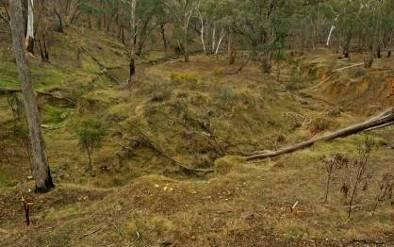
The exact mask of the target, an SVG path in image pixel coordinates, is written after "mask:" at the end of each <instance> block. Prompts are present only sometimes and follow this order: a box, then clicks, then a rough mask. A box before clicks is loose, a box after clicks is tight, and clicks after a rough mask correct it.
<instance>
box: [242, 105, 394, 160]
mask: <svg viewBox="0 0 394 247" xmlns="http://www.w3.org/2000/svg"><path fill="white" fill-rule="evenodd" d="M393 124H394V107H391V108H389V109H387V110H386V111H384V112H383V113H381V114H379V115H377V116H375V117H372V118H370V119H369V120H367V121H365V122H362V123H358V124H354V125H352V126H349V127H347V128H344V129H340V130H338V131H336V132H333V133H328V134H326V135H323V136H321V137H314V138H312V139H310V140H308V141H305V142H301V143H298V144H295V145H292V146H289V147H285V148H282V149H279V150H277V151H261V152H257V153H255V154H252V155H249V156H246V160H247V161H250V162H253V161H259V160H264V159H268V158H274V157H277V156H280V155H283V154H289V153H293V152H295V151H298V150H302V149H305V148H308V147H311V146H313V145H314V144H315V143H317V142H323V141H332V140H335V139H337V138H343V137H347V136H350V135H353V134H357V133H360V132H363V131H369V130H375V129H379V128H384V127H388V126H390V125H393Z"/></svg>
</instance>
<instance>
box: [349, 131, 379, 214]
mask: <svg viewBox="0 0 394 247" xmlns="http://www.w3.org/2000/svg"><path fill="white" fill-rule="evenodd" d="M374 145H375V144H374V140H373V139H372V138H370V137H368V136H366V138H365V140H364V141H363V142H362V143H361V144H360V145H359V147H358V154H357V158H356V159H355V160H354V163H353V164H354V167H355V169H356V171H355V175H354V178H353V185H352V188H351V190H350V195H349V196H350V199H349V209H348V218H350V217H351V215H352V210H353V204H354V202H355V200H356V197H357V194H358V192H359V189H360V185H361V183H362V182H363V181H365V180H366V179H367V178H368V176H367V168H368V164H369V158H370V156H371V153H372V151H373V147H374ZM366 185H367V183H365V185H364V186H363V190H366Z"/></svg>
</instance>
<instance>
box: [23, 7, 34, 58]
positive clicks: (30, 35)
mask: <svg viewBox="0 0 394 247" xmlns="http://www.w3.org/2000/svg"><path fill="white" fill-rule="evenodd" d="M27 2H28V4H27V27H26V41H25V46H26V49H27V51H29V52H31V53H33V50H34V12H33V7H34V2H33V0H28V1H27Z"/></svg>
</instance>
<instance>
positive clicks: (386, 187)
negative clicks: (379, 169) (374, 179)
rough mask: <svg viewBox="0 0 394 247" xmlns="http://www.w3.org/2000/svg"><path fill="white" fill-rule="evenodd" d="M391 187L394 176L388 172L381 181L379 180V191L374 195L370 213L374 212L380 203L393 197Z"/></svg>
mask: <svg viewBox="0 0 394 247" xmlns="http://www.w3.org/2000/svg"><path fill="white" fill-rule="evenodd" d="M393 187H394V176H393V175H391V174H389V173H387V174H384V175H383V178H382V181H381V182H380V186H379V191H378V193H377V195H376V201H375V205H374V207H373V210H372V214H375V211H376V209H377V208H378V206H379V204H380V203H382V202H384V201H385V200H390V199H392V198H393Z"/></svg>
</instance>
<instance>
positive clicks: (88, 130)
mask: <svg viewBox="0 0 394 247" xmlns="http://www.w3.org/2000/svg"><path fill="white" fill-rule="evenodd" d="M77 134H78V137H79V145H80V146H81V148H82V149H83V150H84V151H85V152H86V153H87V155H88V161H89V163H88V170H89V171H92V170H93V153H94V151H95V149H97V148H99V147H100V146H101V143H102V140H103V138H104V135H105V128H104V125H103V123H102V122H100V121H98V120H94V119H88V120H84V121H82V122H81V123H80V124H79V127H78V129H77Z"/></svg>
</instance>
